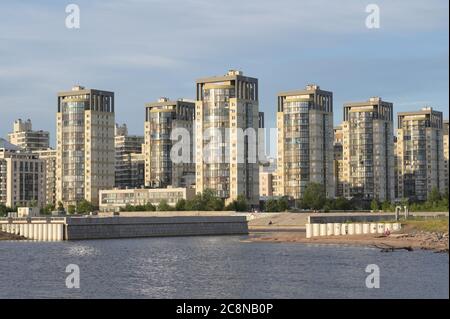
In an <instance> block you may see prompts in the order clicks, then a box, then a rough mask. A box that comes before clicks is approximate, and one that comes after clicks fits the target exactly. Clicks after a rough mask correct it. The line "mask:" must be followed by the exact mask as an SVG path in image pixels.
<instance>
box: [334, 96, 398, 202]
mask: <svg viewBox="0 0 450 319" xmlns="http://www.w3.org/2000/svg"><path fill="white" fill-rule="evenodd" d="M393 129H394V128H393V104H392V103H390V102H386V101H383V100H382V99H381V98H379V97H373V98H370V99H369V100H368V101H366V102H356V103H346V104H344V122H343V124H342V132H343V146H344V148H343V182H342V184H343V193H344V197H346V198H352V197H355V196H356V197H360V198H362V199H366V200H373V199H377V200H379V201H385V200H388V201H393V200H394V199H395V187H394V181H395V177H394V165H395V162H394V131H393Z"/></svg>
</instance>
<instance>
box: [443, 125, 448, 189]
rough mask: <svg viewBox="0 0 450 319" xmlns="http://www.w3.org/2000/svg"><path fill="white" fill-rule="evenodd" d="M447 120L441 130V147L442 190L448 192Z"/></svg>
mask: <svg viewBox="0 0 450 319" xmlns="http://www.w3.org/2000/svg"><path fill="white" fill-rule="evenodd" d="M448 128H449V126H448V120H446V121H444V130H443V134H444V136H443V148H444V177H445V180H444V191H446V192H448V190H449V188H448V186H449V185H448V183H449V173H450V172H449V162H448V160H449V158H448V156H449V154H448V153H449V149H448V148H449V143H448Z"/></svg>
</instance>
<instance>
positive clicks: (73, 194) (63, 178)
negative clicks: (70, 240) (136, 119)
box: [56, 86, 115, 208]
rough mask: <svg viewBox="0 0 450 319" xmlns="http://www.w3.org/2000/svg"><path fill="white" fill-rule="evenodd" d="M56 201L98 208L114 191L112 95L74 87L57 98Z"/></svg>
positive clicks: (106, 92)
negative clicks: (102, 198)
mask: <svg viewBox="0 0 450 319" xmlns="http://www.w3.org/2000/svg"><path fill="white" fill-rule="evenodd" d="M56 118H57V122H56V123H57V125H56V132H57V136H56V137H57V157H56V200H57V201H58V202H59V201H60V202H62V203H63V205H64V206H65V207H66V208H67V206H68V205H76V204H77V203H78V202H80V201H82V200H87V201H89V202H91V203H93V204H94V205H98V196H99V190H100V189H111V188H113V187H114V179H115V176H114V165H115V160H114V155H115V149H114V125H115V119H114V93H113V92H108V91H101V90H94V89H86V88H84V87H81V86H75V87H73V88H72V91H68V92H61V93H59V94H58V112H57V117H56Z"/></svg>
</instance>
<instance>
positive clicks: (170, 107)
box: [144, 97, 195, 188]
mask: <svg viewBox="0 0 450 319" xmlns="http://www.w3.org/2000/svg"><path fill="white" fill-rule="evenodd" d="M194 108H195V103H194V102H191V101H187V100H170V99H168V98H166V97H162V98H160V99H159V100H158V101H157V102H154V103H147V104H146V111H145V135H144V138H145V145H144V156H145V185H146V186H147V187H152V188H164V187H168V186H173V187H188V186H190V185H192V184H194V183H195V165H194V162H193V136H192V135H193V134H192V133H193V125H194ZM181 131H184V132H185V133H186V136H184V137H183V138H184V140H183V144H184V143H185V149H184V150H183V152H188V153H185V154H183V155H186V156H187V158H186V159H184V160H178V159H175V158H172V156H171V151H172V147H173V146H174V145H175V144H176V143H178V141H179V134H178V133H179V132H181ZM172 134H173V135H174V136H172ZM172 137H173V138H174V140H172ZM178 155H180V154H178Z"/></svg>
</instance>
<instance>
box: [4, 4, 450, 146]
mask: <svg viewBox="0 0 450 319" xmlns="http://www.w3.org/2000/svg"><path fill="white" fill-rule="evenodd" d="M70 3H73V4H76V5H78V7H79V8H80V28H79V29H69V28H67V27H66V25H65V20H66V17H67V15H68V13H66V12H65V9H66V6H67V5H68V4H70ZM372 3H373V4H376V5H378V7H379V9H380V20H379V21H380V28H371V29H369V28H367V27H366V18H367V16H368V15H369V14H370V13H367V12H366V6H367V5H368V4H372ZM448 6H449V2H448V1H447V0H427V1H425V0H422V1H417V0H396V1H392V0H387V1H379V0H371V1H361V0H341V1H332V0H328V1H323V0H316V1H303V0H302V1H300V0H278V1H268V0H247V1H243V0H227V1H223V0H221V1H219V0H148V1H144V0H109V1H108V0H86V1H85V0H83V1H81V0H71V1H61V0H52V1H51V0H41V1H34V0H2V1H1V2H0V137H6V136H7V133H8V132H10V131H11V130H12V124H13V122H14V120H15V119H18V118H22V119H28V118H30V119H31V120H32V121H33V128H34V129H36V130H39V129H43V130H48V131H50V134H51V140H52V142H51V144H52V145H54V138H55V121H56V120H55V118H56V110H57V99H56V96H57V92H60V91H67V90H70V88H71V87H72V86H73V85H83V86H85V87H88V88H95V89H101V90H109V91H114V92H115V103H116V105H115V107H116V122H118V123H126V124H127V125H128V127H129V131H130V133H131V134H143V131H144V104H145V103H147V102H152V101H155V100H157V99H158V98H159V97H161V96H167V97H170V98H173V99H176V98H190V99H195V80H196V79H198V78H202V77H208V76H213V75H223V74H225V73H226V72H227V71H228V70H229V69H238V70H242V71H243V72H244V75H248V76H251V77H256V78H258V80H259V106H260V110H262V111H264V112H265V120H266V127H275V116H276V108H277V105H276V103H277V98H276V96H277V93H278V92H280V91H286V90H293V89H302V88H304V87H305V85H306V84H309V83H315V84H318V85H320V87H321V88H322V89H324V90H328V91H332V92H333V95H334V124H335V125H338V124H339V123H340V122H341V121H342V106H343V104H344V103H345V102H351V101H365V100H367V99H368V98H369V97H371V96H380V97H382V98H383V100H386V101H389V102H393V103H394V113H396V112H402V111H410V110H418V109H420V108H421V107H423V106H432V107H433V108H435V109H437V110H440V111H442V112H443V113H444V118H446V119H448V105H449V104H448V103H449V94H448V86H449V51H448V50H449V43H448V41H449V16H448V9H449V8H448Z"/></svg>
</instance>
